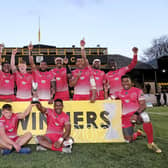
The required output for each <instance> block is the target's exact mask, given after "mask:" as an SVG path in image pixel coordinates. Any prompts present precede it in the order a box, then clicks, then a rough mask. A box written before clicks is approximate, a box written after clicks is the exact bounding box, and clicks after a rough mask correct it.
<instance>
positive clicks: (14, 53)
mask: <svg viewBox="0 0 168 168" xmlns="http://www.w3.org/2000/svg"><path fill="white" fill-rule="evenodd" d="M16 53H17V48H16V49H13V50H12V55H11V69H12V73H14V72H16V71H17V68H16V65H15V55H16Z"/></svg>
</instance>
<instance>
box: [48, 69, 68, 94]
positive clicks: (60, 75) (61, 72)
mask: <svg viewBox="0 0 168 168" xmlns="http://www.w3.org/2000/svg"><path fill="white" fill-rule="evenodd" d="M51 72H52V73H53V75H54V77H55V80H56V93H57V92H64V91H69V88H68V79H67V70H66V68H60V69H58V68H54V69H52V70H51Z"/></svg>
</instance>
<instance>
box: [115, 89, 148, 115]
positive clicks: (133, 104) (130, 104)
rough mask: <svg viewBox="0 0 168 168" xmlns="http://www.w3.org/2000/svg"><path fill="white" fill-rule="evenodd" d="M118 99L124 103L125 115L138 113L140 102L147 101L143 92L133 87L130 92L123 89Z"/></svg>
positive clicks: (123, 111) (123, 112) (123, 110)
mask: <svg viewBox="0 0 168 168" xmlns="http://www.w3.org/2000/svg"><path fill="white" fill-rule="evenodd" d="M117 97H119V98H120V99H121V101H122V114H123V115H127V114H129V113H134V112H136V111H137V110H138V108H139V101H140V100H145V97H144V93H143V91H142V90H141V89H139V88H135V87H131V88H130V89H129V90H125V89H122V90H121V92H119V93H118V96H117Z"/></svg>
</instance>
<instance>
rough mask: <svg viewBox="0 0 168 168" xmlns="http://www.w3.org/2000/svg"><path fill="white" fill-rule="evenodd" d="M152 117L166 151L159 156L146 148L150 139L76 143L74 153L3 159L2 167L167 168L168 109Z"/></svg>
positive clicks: (152, 110) (156, 110)
mask: <svg viewBox="0 0 168 168" xmlns="http://www.w3.org/2000/svg"><path fill="white" fill-rule="evenodd" d="M147 111H148V112H149V113H150V116H151V118H152V122H153V127H154V135H155V142H156V143H157V145H158V146H159V147H160V148H161V149H162V150H163V153H161V154H156V153H154V152H152V151H150V150H148V149H147V147H146V143H147V141H146V139H145V138H140V139H139V140H137V141H135V142H134V143H132V144H119V143H113V144H75V145H74V148H73V153H72V154H61V153H59V152H53V151H46V152H35V146H33V145H31V146H30V147H31V148H32V150H33V152H32V153H31V154H29V155H20V154H17V153H12V154H10V155H8V156H0V168H14V167H17V168H23V167H24V168H38V167H39V168H57V167H60V168H70V167H73V168H137V167H138V168H167V167H168V108H167V107H155V108H150V109H147Z"/></svg>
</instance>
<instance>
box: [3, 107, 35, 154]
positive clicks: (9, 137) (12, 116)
mask: <svg viewBox="0 0 168 168" xmlns="http://www.w3.org/2000/svg"><path fill="white" fill-rule="evenodd" d="M32 106H33V105H32V104H30V105H29V106H28V107H27V109H26V110H25V112H24V113H13V112H12V106H11V105H10V104H4V105H3V106H2V116H1V118H0V148H1V153H2V154H3V155H5V154H10V153H11V152H12V151H14V149H15V150H16V151H17V152H18V153H30V152H31V149H30V148H26V147H24V148H22V146H23V145H25V144H26V143H27V142H28V141H29V140H30V139H31V138H32V134H31V133H30V132H26V133H25V134H24V135H22V136H18V135H17V128H18V121H19V120H22V119H25V117H26V116H28V115H29V113H30V112H31V110H32Z"/></svg>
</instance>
